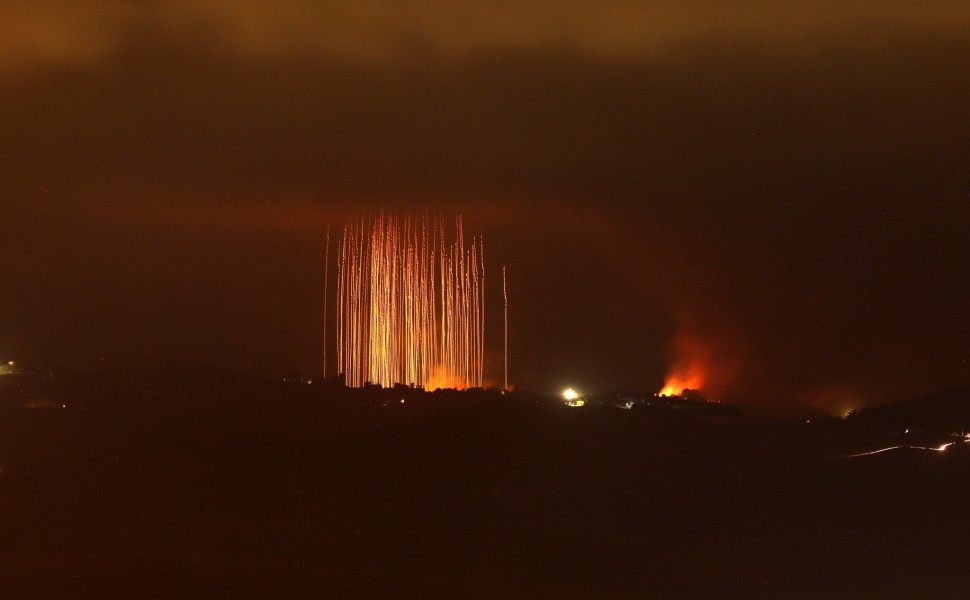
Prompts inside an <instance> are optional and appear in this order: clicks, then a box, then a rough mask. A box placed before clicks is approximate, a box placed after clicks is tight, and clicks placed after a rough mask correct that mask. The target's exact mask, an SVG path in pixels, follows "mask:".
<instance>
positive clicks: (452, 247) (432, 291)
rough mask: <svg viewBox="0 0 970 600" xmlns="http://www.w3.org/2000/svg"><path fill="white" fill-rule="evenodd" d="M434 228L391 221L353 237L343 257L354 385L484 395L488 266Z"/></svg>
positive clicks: (344, 355) (340, 280)
mask: <svg viewBox="0 0 970 600" xmlns="http://www.w3.org/2000/svg"><path fill="white" fill-rule="evenodd" d="M455 228H456V234H455V238H454V241H446V238H445V228H444V226H443V225H442V224H441V223H440V222H439V223H435V224H434V225H433V226H432V225H430V224H429V223H428V221H427V220H423V221H420V222H417V221H412V220H411V219H409V218H406V219H404V220H403V221H400V220H398V219H396V218H394V217H387V216H385V215H383V214H381V215H380V216H378V217H376V218H374V219H372V220H369V221H368V220H365V219H361V220H360V221H359V222H357V223H355V224H353V225H351V226H348V227H345V228H344V234H343V239H342V241H341V242H340V246H339V251H338V264H337V267H338V275H337V334H336V335H337V366H338V371H340V372H342V373H344V375H345V377H346V383H347V385H348V386H351V387H361V386H363V385H364V384H365V383H374V384H380V385H382V386H384V387H390V386H392V385H394V384H397V383H403V384H409V385H415V386H418V387H424V388H436V387H440V388H445V387H454V388H459V389H462V388H468V387H480V386H481V385H482V381H483V376H484V373H483V358H484V355H485V345H484V343H485V335H484V332H485V256H484V249H483V246H482V240H481V239H480V238H473V239H472V240H471V244H470V245H466V244H465V237H464V231H463V227H462V219H461V217H460V216H459V217H458V219H457V220H456V223H455Z"/></svg>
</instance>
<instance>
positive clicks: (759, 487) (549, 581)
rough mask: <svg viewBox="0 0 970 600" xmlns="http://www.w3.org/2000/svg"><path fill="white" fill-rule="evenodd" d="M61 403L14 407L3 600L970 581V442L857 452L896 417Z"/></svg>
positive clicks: (745, 591)
mask: <svg viewBox="0 0 970 600" xmlns="http://www.w3.org/2000/svg"><path fill="white" fill-rule="evenodd" d="M45 393H46V394H47V396H46V397H47V398H48V399H50V398H53V399H54V400H55V401H56V403H57V404H58V405H60V404H64V405H66V407H63V408H61V407H53V406H50V405H49V404H41V405H36V404H35V406H38V408H34V409H29V408H25V407H24V404H25V402H26V401H29V398H27V399H26V400H25V398H24V397H17V396H16V395H15V394H13V393H12V392H11V393H8V394H7V396H6V397H5V398H4V399H3V403H2V406H0V467H2V469H3V471H2V473H0V514H2V519H0V588H2V597H3V598H146V597H166V598H211V597H225V598H242V597H264V598H302V597H306V598H331V597H333V598H341V597H346V598H672V597H685V598H701V597H709V598H714V597H716V598H732V597H737V598H772V599H775V598H928V597H940V598H942V597H955V598H956V597H966V593H967V592H966V590H967V589H968V587H970V569H967V566H966V559H967V557H968V556H970V541H968V534H970V496H968V495H967V492H968V491H970V485H968V481H970V462H966V461H964V460H963V459H962V458H961V456H960V454H961V452H962V449H961V451H955V452H919V451H905V450H901V451H893V452H886V453H882V454H879V455H875V456H871V457H865V458H855V459H846V458H838V457H839V456H841V455H844V454H846V453H850V452H853V451H859V450H865V449H869V448H874V447H878V446H879V445H880V444H882V445H889V444H888V443H886V441H887V440H888V441H889V442H892V441H893V436H894V435H895V436H897V437H898V435H899V434H898V433H892V432H885V431H870V430H866V429H865V428H859V427H855V428H853V427H848V426H847V425H845V424H844V423H843V422H836V423H829V424H822V425H805V424H801V425H777V424H776V425H766V424H758V423H753V422H750V421H745V420H743V419H741V420H739V419H704V418H692V417H688V416H683V415H672V414H667V413H656V412H652V411H638V410H619V409H615V408H608V407H595V408H593V407H584V408H568V407H565V406H563V405H561V404H560V403H556V402H552V401H541V400H537V399H535V398H529V397H526V396H521V395H520V396H511V397H498V396H488V395H477V396H476V395H471V394H468V395H463V396H457V397H444V396H443V395H441V394H439V395H437V396H434V395H424V396H420V395H415V394H410V395H407V401H406V402H405V403H403V404H402V403H401V402H400V397H399V396H401V395H403V394H397V395H395V394H394V393H393V392H389V391H386V392H383V393H376V392H375V393H371V394H361V393H356V394H354V393H351V392H348V391H342V390H340V389H338V388H329V389H327V388H324V387H322V386H314V385H309V386H306V385H302V386H301V385H282V384H279V385H277V384H272V385H270V384H259V385H254V384H242V383H238V382H236V383H221V384H218V385H217V384H213V383H204V382H195V383H191V384H182V385H174V384H171V383H166V382H163V381H154V382H153V381H143V382H138V381H127V382H123V381H122V382H114V383H112V382H110V381H95V382H87V383H84V382H80V383H76V384H75V385H74V387H71V388H70V389H59V390H55V391H54V392H51V391H50V390H48V391H47V392H45ZM43 406H48V407H47V408H43ZM939 433H940V432H922V433H921V435H924V436H926V437H932V436H933V435H937V434H939ZM940 441H945V440H940ZM927 443H929V442H927Z"/></svg>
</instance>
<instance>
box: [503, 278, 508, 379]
mask: <svg viewBox="0 0 970 600" xmlns="http://www.w3.org/2000/svg"><path fill="white" fill-rule="evenodd" d="M502 299H503V300H504V301H505V387H503V388H502V389H504V390H506V391H508V389H509V292H508V288H507V287H506V285H505V266H504V265H503V266H502Z"/></svg>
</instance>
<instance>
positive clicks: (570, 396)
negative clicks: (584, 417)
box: [562, 388, 579, 400]
mask: <svg viewBox="0 0 970 600" xmlns="http://www.w3.org/2000/svg"><path fill="white" fill-rule="evenodd" d="M562 397H563V398H565V399H566V400H575V399H576V398H579V394H578V393H576V390H574V389H573V388H567V389H566V391H564V392H563V393H562Z"/></svg>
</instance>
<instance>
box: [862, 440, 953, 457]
mask: <svg viewBox="0 0 970 600" xmlns="http://www.w3.org/2000/svg"><path fill="white" fill-rule="evenodd" d="M952 445H953V442H949V443H946V444H943V445H942V446H938V447H936V448H929V447H927V446H889V447H888V448H880V449H878V450H872V451H869V452H859V453H858V454H848V455H846V456H845V458H857V457H860V456H872V455H873V454H880V453H882V452H888V451H890V450H929V451H930V452H944V451H945V450H946V449H947V448H948V447H950V446H952Z"/></svg>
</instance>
